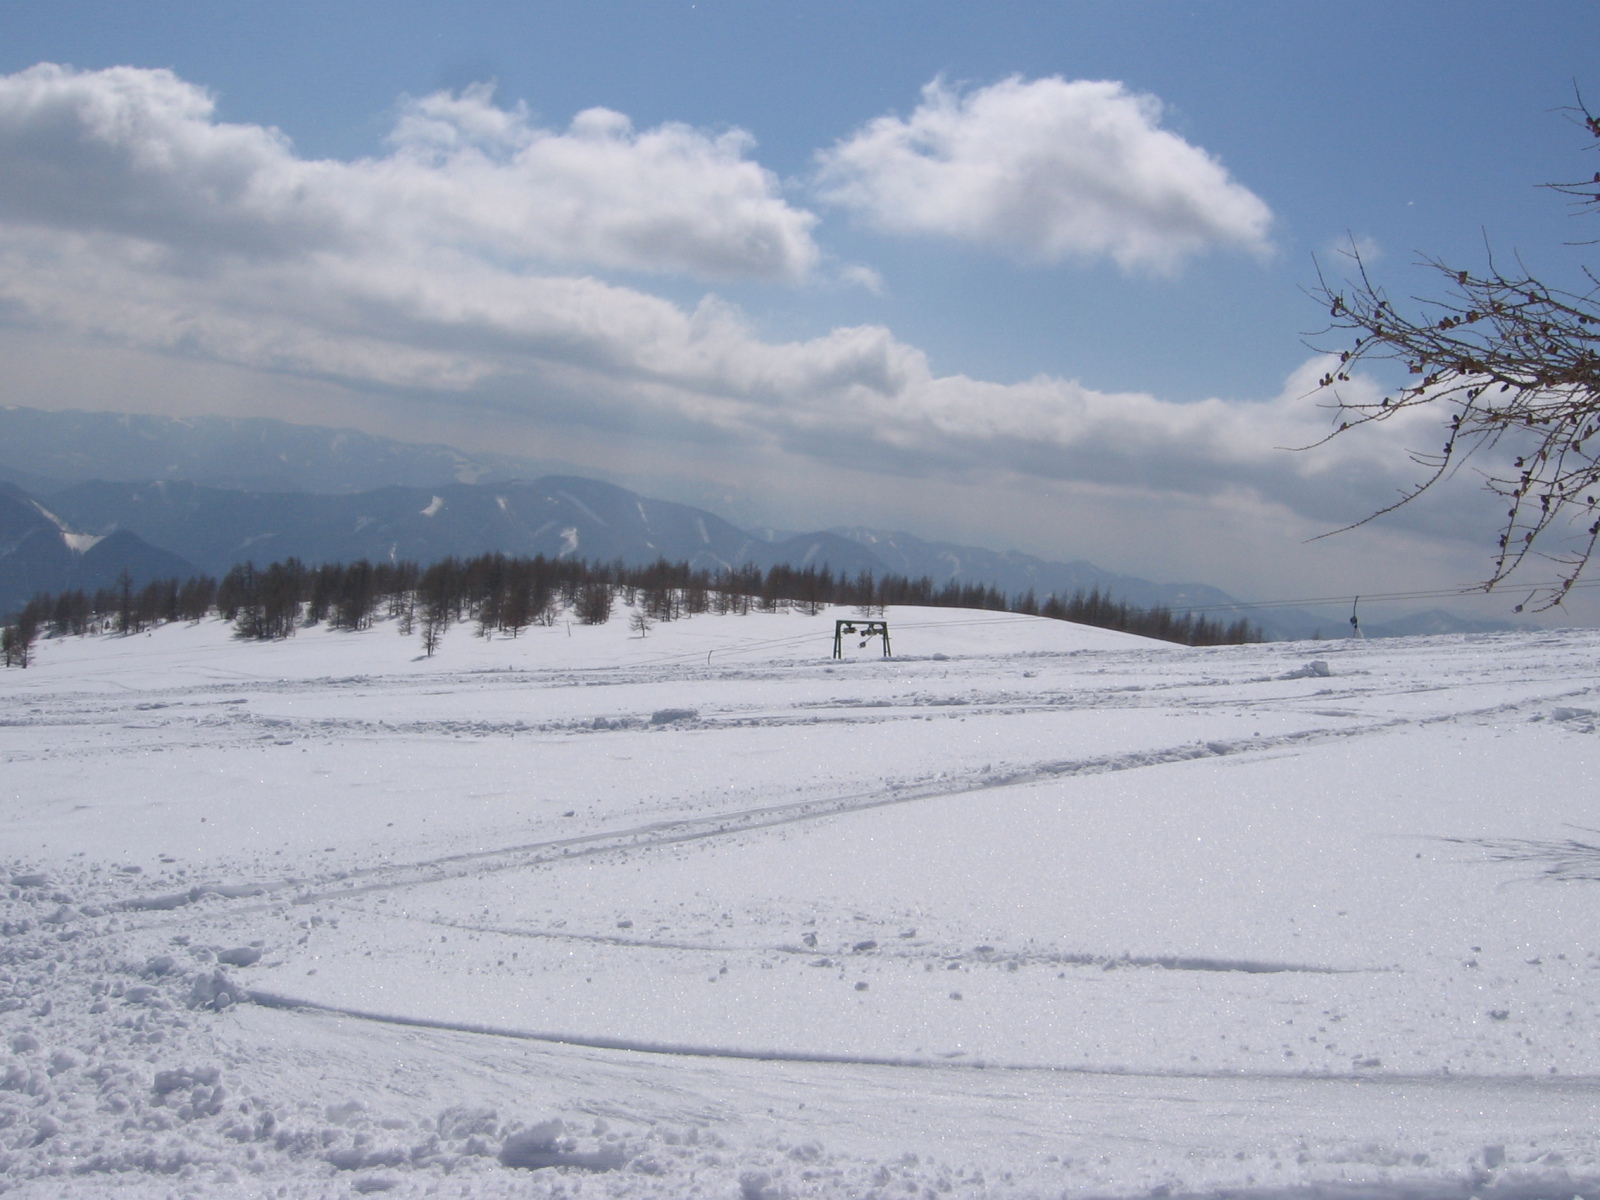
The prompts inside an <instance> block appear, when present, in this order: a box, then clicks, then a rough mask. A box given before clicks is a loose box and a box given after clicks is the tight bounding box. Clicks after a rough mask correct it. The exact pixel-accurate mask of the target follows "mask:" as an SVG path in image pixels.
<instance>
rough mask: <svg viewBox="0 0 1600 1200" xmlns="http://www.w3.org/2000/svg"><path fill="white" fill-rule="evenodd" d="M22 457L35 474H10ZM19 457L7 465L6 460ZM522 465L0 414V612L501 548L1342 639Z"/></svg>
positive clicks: (1009, 557)
mask: <svg viewBox="0 0 1600 1200" xmlns="http://www.w3.org/2000/svg"><path fill="white" fill-rule="evenodd" d="M19 458H21V459H25V461H26V462H27V463H28V464H29V468H28V469H26V470H24V469H22V468H19V467H17V466H16V465H14V464H15V461H16V460H17V459H19ZM8 459H9V460H11V461H10V462H8V461H7V460H8ZM536 465H537V464H536V463H535V462H534V461H533V460H527V459H513V458H510V457H506V456H492V455H491V456H482V455H468V454H465V453H463V452H461V451H458V450H455V449H453V448H451V447H449V446H442V445H414V444H411V443H405V442H397V441H393V440H390V439H386V438H379V437H374V436H372V435H369V434H364V433H360V432H358V431H355V430H338V429H324V428H319V427H315V426H302V425H291V424H288V423H286V422H281V421H274V420H270V419H265V418H255V419H248V420H244V419H232V418H221V417H203V418H195V419H186V420H178V419H175V418H167V417H156V416H127V415H123V414H115V413H84V412H66V413H52V412H45V411H42V410H37V409H24V408H0V480H9V481H10V483H9V485H8V484H5V483H0V613H4V612H8V611H12V610H14V609H15V608H16V607H18V606H19V605H21V604H22V603H25V602H26V600H27V599H28V598H29V597H30V596H32V595H33V594H34V593H35V592H38V591H60V590H63V589H65V588H71V587H83V588H86V589H92V588H96V587H105V586H110V585H111V583H112V582H113V581H115V580H116V578H117V577H118V576H119V575H120V574H121V573H122V572H123V571H127V572H128V573H129V574H130V575H131V576H132V577H133V578H134V579H135V581H136V582H139V583H142V582H144V581H146V580H148V579H154V578H169V577H174V576H177V577H184V576H188V575H191V574H195V573H200V572H203V573H207V574H211V575H215V576H221V575H222V574H224V573H225V572H226V571H227V570H228V568H229V567H231V566H233V565H234V564H235V563H238V562H244V561H254V562H256V563H257V564H264V563H267V562H271V561H273V560H275V559H283V558H288V557H291V556H293V557H296V558H299V559H300V560H301V561H303V562H306V563H310V564H315V563H318V562H326V561H351V560H354V559H359V558H367V559H372V560H379V559H410V560H413V561H417V562H423V563H426V562H431V561H434V560H437V559H439V558H443V557H445V556H447V555H456V556H460V557H465V556H471V555H476V554H482V553H489V552H494V551H499V552H502V553H505V554H508V555H530V556H531V555H534V554H544V555H546V556H548V557H568V556H576V557H581V558H585V559H589V560H592V561H614V560H619V559H620V560H621V561H623V562H626V563H632V564H642V563H648V562H653V561H655V560H656V559H658V558H665V559H668V560H671V561H674V562H677V561H687V562H689V563H691V564H693V565H694V566H697V567H703V568H706V569H709V570H717V569H721V568H727V567H735V566H741V565H744V564H753V565H755V566H759V567H761V568H763V569H765V568H767V567H770V566H772V565H774V564H778V563H787V564H791V565H795V566H807V565H815V566H819V567H820V566H824V565H826V566H827V567H829V568H830V569H831V570H832V571H833V572H834V573H835V574H847V575H855V574H858V573H860V572H862V571H868V572H871V573H873V574H875V575H884V574H891V573H892V574H898V575H906V576H909V577H912V578H917V577H922V576H927V577H929V578H931V579H932V580H933V581H934V583H935V584H936V585H943V584H945V583H948V582H951V581H959V582H963V583H983V584H986V585H991V586H994V587H997V588H999V589H1000V590H1001V591H1003V592H1005V593H1006V594H1008V595H1011V596H1016V595H1020V594H1022V593H1024V592H1027V591H1032V592H1033V593H1034V594H1035V595H1036V596H1038V597H1039V598H1041V599H1042V598H1043V597H1044V596H1046V595H1048V594H1050V593H1052V592H1053V593H1056V594H1058V595H1069V594H1071V593H1072V592H1075V591H1077V590H1079V589H1085V590H1087V589H1089V588H1096V587H1097V588H1099V589H1100V590H1101V591H1102V592H1104V593H1108V594H1110V595H1113V596H1115V597H1116V598H1118V599H1120V600H1126V601H1128V602H1130V603H1133V604H1138V605H1142V606H1146V607H1148V606H1153V605H1158V604H1160V605H1166V606H1168V607H1170V608H1173V609H1175V610H1180V611H1181V610H1186V609H1202V610H1204V611H1205V612H1206V613H1207V615H1209V616H1213V617H1216V618H1219V619H1224V620H1232V619H1234V618H1236V617H1238V616H1246V617H1248V618H1250V619H1251V620H1254V621H1256V622H1257V624H1259V625H1261V626H1262V627H1263V629H1264V631H1265V632H1266V633H1267V635H1268V636H1270V637H1275V638H1294V637H1311V636H1316V635H1319V634H1320V633H1322V632H1327V633H1329V634H1337V633H1340V632H1343V630H1342V629H1340V628H1338V626H1337V623H1336V622H1333V623H1330V622H1329V621H1328V620H1327V619H1326V618H1324V617H1319V616H1317V615H1315V614H1313V613H1308V612H1303V611H1299V610H1293V609H1289V610H1283V609H1278V610H1270V611H1268V612H1265V613H1261V614H1257V613H1256V612H1254V611H1250V610H1247V609H1245V608H1241V607H1235V606H1236V605H1238V604H1239V602H1238V601H1236V600H1235V599H1234V598H1233V597H1231V596H1229V595H1228V594H1227V593H1226V592H1223V591H1222V590H1220V589H1218V588H1215V587H1211V586H1208V585H1205V584H1158V583H1152V582H1151V581H1149V580H1145V579H1140V578H1137V577H1135V576H1128V575H1118V574H1115V573H1113V572H1109V571H1105V570H1103V569H1101V568H1099V567H1097V566H1095V565H1094V564H1092V563H1089V562H1085V561H1082V560H1079V561H1075V562H1067V563H1062V562H1051V561H1048V560H1045V559H1042V558H1037V557H1035V556H1033V555H1028V554H1022V553H1020V552H1017V551H992V550H986V549H981V548H978V547H972V546H961V545H956V544H953V543H946V542H929V541H926V540H923V539H921V538H917V537H914V536H913V535H911V534H908V533H902V532H889V531H884V530H877V529H871V528H867V527H861V526H856V527H845V528H838V529H831V530H821V531H816V532H810V533H790V534H782V533H774V532H772V531H766V532H762V533H758V532H753V531H750V530H746V529H741V528H739V527H738V526H736V525H734V524H732V523H731V522H729V521H726V520H724V519H723V518H721V517H719V516H717V515H716V514H715V513H712V512H709V511H707V510H705V509H700V508H695V507H693V506H690V505H686V504H678V503H674V502H671V501H665V500H654V499H650V498H647V497H645V496H641V495H639V494H638V493H636V492H633V491H629V490H628V489H626V488H622V487H618V486H616V485H614V484H610V483H604V482H601V481H599V480H594V479H585V478H580V477H577V476H570V475H543V476H540V477H537V478H529V477H528V476H527V474H526V473H522V472H521V470H520V469H521V468H527V467H534V466H536ZM1506 627H1507V626H1506V624H1505V623H1504V622H1472V621H1465V620H1463V619H1461V618H1459V617H1456V616H1454V615H1453V614H1450V613H1445V612H1441V611H1437V610H1435V611H1433V612H1429V613H1419V614H1414V615H1412V616H1411V617H1408V618H1404V619H1403V620H1402V621H1398V622H1390V623H1388V624H1387V625H1369V626H1367V627H1366V628H1367V632H1368V633H1369V635H1372V636H1383V635H1384V634H1386V633H1395V634H1398V633H1424V632H1430V633H1432V632H1452V631H1461V630H1465V629H1487V628H1506Z"/></svg>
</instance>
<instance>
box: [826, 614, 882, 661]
mask: <svg viewBox="0 0 1600 1200" xmlns="http://www.w3.org/2000/svg"><path fill="white" fill-rule="evenodd" d="M846 637H859V638H860V639H861V644H860V645H859V646H858V647H857V649H858V650H865V649H866V648H867V643H868V642H870V641H871V640H872V639H873V638H875V637H881V638H882V639H883V656H884V657H885V658H888V657H889V622H887V621H859V620H857V621H835V622H834V623H833V656H834V657H835V658H843V657H844V639H845V638H846Z"/></svg>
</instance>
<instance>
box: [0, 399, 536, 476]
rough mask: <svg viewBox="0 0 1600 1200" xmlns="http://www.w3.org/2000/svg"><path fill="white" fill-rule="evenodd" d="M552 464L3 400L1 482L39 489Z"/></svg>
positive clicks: (527, 471)
mask: <svg viewBox="0 0 1600 1200" xmlns="http://www.w3.org/2000/svg"><path fill="white" fill-rule="evenodd" d="M548 469H549V466H548V464H539V463H535V462H534V461H532V460H529V459H523V458H513V457H509V456H505V455H495V454H488V455H483V454H479V455H469V454H466V453H463V452H462V451H460V450H456V449H454V448H453V447H450V446H442V445H417V444H413V443H409V442H400V441H396V440H394V439H392V438H383V437H374V436H373V435H371V434H367V433H362V432H360V431H359V430H355V429H328V428H323V427H320V426H314V425H291V424H290V423H288V422H287V421H276V420H271V419H268V418H262V417H251V418H240V417H212V416H202V417H184V418H177V417H163V416H153V415H147V414H130V413H106V412H78V411H67V412H47V411H45V410H43V409H35V408H20V407H11V408H5V407H0V479H6V480H10V481H11V482H13V483H16V484H18V485H19V486H22V487H25V488H27V489H29V490H30V491H34V492H39V491H42V490H48V488H49V486H50V484H49V481H59V486H65V485H67V484H72V483H82V482H86V481H89V480H106V479H109V480H120V481H124V482H137V483H143V482H146V481H149V480H152V479H166V480H187V481H189V482H193V483H200V484H205V485H207V486H211V487H221V488H242V489H245V490H252V491H261V492H302V491H303V492H328V493H351V492H364V491H370V490H372V489H374V488H380V487H388V486H391V485H396V484H398V485H402V486H411V487H432V486H435V485H438V484H446V483H459V482H483V481H489V480H500V479H515V478H531V477H532V476H535V475H538V474H542V473H543V472H544V471H545V470H548Z"/></svg>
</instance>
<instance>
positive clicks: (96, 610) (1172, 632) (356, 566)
mask: <svg viewBox="0 0 1600 1200" xmlns="http://www.w3.org/2000/svg"><path fill="white" fill-rule="evenodd" d="M618 599H620V600H621V601H622V602H623V603H624V604H625V605H626V606H627V607H628V608H630V609H632V610H633V612H634V615H633V618H632V620H633V622H634V625H633V627H634V629H635V630H636V631H638V632H640V633H645V632H647V631H648V629H649V628H650V627H651V626H652V625H653V624H654V623H655V622H658V621H676V620H682V619H684V618H686V617H690V616H694V615H695V614H698V613H717V614H728V613H738V614H744V613H749V612H751V611H752V610H754V611H760V612H777V611H779V610H780V609H783V608H797V609H799V610H800V611H802V612H806V613H808V614H811V615H815V614H816V613H819V612H821V611H822V609H824V608H826V607H828V606H830V605H852V606H854V607H855V608H857V609H858V610H860V611H862V612H864V613H871V612H881V610H882V609H883V608H885V607H886V606H888V605H918V606H923V607H928V608H978V609H989V610H991V611H999V612H1013V613H1023V614H1028V615H1032V616H1041V617H1050V618H1053V619H1055V620H1061V621H1073V622H1077V623H1079V624H1083V625H1095V626H1099V627H1101V628H1104V629H1116V630H1121V631H1123V632H1127V633H1136V634H1142V635H1143V636H1146V637H1153V638H1159V639H1161V640H1163V641H1169V642H1179V643H1182V644H1184V645H1189V646H1213V645H1224V644H1234V643H1240V642H1258V641H1261V640H1262V635H1261V631H1260V630H1259V629H1258V628H1256V627H1255V626H1254V625H1252V624H1251V623H1250V622H1248V621H1245V620H1238V621H1233V622H1223V621H1217V620H1212V619H1209V618H1207V617H1203V616H1198V615H1196V614H1194V613H1186V612H1185V613H1177V612H1174V611H1172V610H1171V609H1170V608H1166V607H1163V606H1156V607H1153V608H1144V607H1141V606H1139V605H1135V604H1129V603H1127V602H1125V601H1120V600H1116V599H1113V598H1112V597H1111V596H1110V595H1108V594H1106V593H1103V592H1101V591H1100V590H1099V589H1098V588H1092V589H1089V590H1087V591H1084V590H1082V589H1080V590H1078V591H1077V592H1075V593H1074V594H1073V595H1071V596H1070V597H1065V598H1063V597H1061V596H1057V595H1055V594H1053V593H1052V594H1050V595H1048V596H1046V597H1045V598H1044V600H1043V601H1040V600H1039V599H1038V598H1037V597H1036V596H1035V595H1034V593H1033V592H1032V591H1028V592H1025V593H1023V594H1021V595H1018V596H1012V597H1008V596H1007V595H1006V594H1005V593H1004V592H1002V591H1001V590H1000V589H998V588H996V587H993V586H992V585H987V584H981V583H959V582H956V581H953V580H952V581H951V582H949V583H946V584H943V585H937V584H935V583H934V582H933V580H932V579H929V578H928V577H926V576H923V577H921V578H917V579H910V578H907V577H905V576H902V575H883V576H877V575H873V574H872V573H871V572H867V571H863V572H861V573H859V574H857V575H855V576H850V575H844V574H839V575H836V574H834V573H833V571H832V570H831V569H829V568H828V567H827V566H822V567H814V566H813V567H794V566H788V565H785V564H779V565H776V566H773V567H770V568H768V569H767V570H766V571H763V570H761V568H759V567H756V566H743V567H735V568H731V569H727V570H722V571H708V570H705V569H702V568H696V567H692V566H690V565H689V564H688V563H683V562H679V563H671V562H667V561H666V560H664V559H663V560H659V561H657V562H655V563H652V564H650V565H648V566H628V565H626V564H624V563H621V562H616V563H590V562H584V561H581V560H573V559H551V558H546V557H544V556H543V555H537V556H535V557H533V558H510V557H507V556H506V555H504V554H483V555H479V556H478V557H476V558H469V559H458V558H446V559H442V560H440V561H439V562H436V563H433V564H431V565H430V566H427V567H422V566H420V565H419V564H417V563H413V562H377V563H373V562H368V561H366V560H364V559H363V560H361V561H359V562H353V563H323V564H322V565H320V566H316V567H308V566H306V565H305V564H304V563H302V562H300V561H299V560H298V559H294V558H290V559H286V560H284V561H282V562H274V563H272V564H270V565H268V566H266V567H257V566H255V565H254V564H253V563H241V564H239V565H237V566H235V567H233V569H232V570H230V571H229V572H228V573H227V574H226V575H225V576H223V578H222V579H221V581H220V582H219V581H217V580H215V579H212V578H210V577H208V576H203V575H202V576H196V577H194V578H191V579H185V580H177V579H166V580H157V581H155V582H152V583H148V584H145V585H144V586H143V587H137V588H136V587H135V586H134V582H133V580H132V578H131V577H130V576H129V575H128V574H127V573H126V572H124V574H123V575H122V577H121V579H119V581H118V583H117V586H115V587H111V588H101V589H99V590H97V591H95V592H92V593H91V592H85V591H82V590H72V591H65V592H58V593H55V594H50V593H40V594H39V595H37V596H35V597H34V598H33V599H32V600H31V601H29V602H28V604H26V605H25V606H24V607H23V608H22V610H21V611H20V612H19V613H17V614H15V615H14V616H13V617H12V618H11V620H10V621H8V622H7V623H6V625H5V628H4V633H3V651H4V659H5V664H6V665H7V666H22V667H26V666H27V665H28V662H29V660H30V659H31V657H32V652H33V647H34V645H35V642H36V640H37V638H38V637H39V636H40V635H41V634H44V635H47V636H51V637H66V636H80V637H81V636H84V635H86V634H90V633H116V634H135V633H142V632H144V631H146V630H148V629H151V628H154V627H155V626H158V625H163V624H168V623H172V622H177V621H187V622H191V623H192V622H199V621H202V620H204V619H206V618H207V617H210V616H213V615H215V616H216V617H218V618H220V619H222V620H224V621H228V622H230V623H231V624H232V625H233V627H234V629H235V631H236V633H237V635H238V636H239V637H243V638H250V639H257V640H262V641H270V640H276V639H281V638H287V637H292V636H293V635H294V633H295V630H297V629H299V628H303V627H307V626H313V625H319V624H327V625H330V626H332V627H334V628H336V629H350V630H360V629H366V628H368V627H370V626H371V625H372V624H373V622H374V621H377V620H380V619H386V620H392V621H395V622H396V623H397V627H398V628H399V630H400V632H401V633H402V634H403V635H406V636H411V635H413V634H416V635H418V636H420V638H421V642H422V649H423V652H424V653H425V654H429V655H432V654H433V653H434V652H435V651H436V650H437V649H438V648H439V644H440V641H441V639H442V638H443V637H444V635H445V633H446V631H448V630H449V629H451V628H452V627H454V626H456V625H460V624H467V623H470V624H471V625H472V626H473V627H474V632H476V633H477V634H478V635H479V636H482V637H492V636H495V635H496V634H498V635H501V636H506V637H513V638H514V637H518V636H519V635H520V634H521V633H522V632H523V631H524V630H526V629H527V628H529V627H530V626H535V625H553V624H555V623H556V622H557V621H558V620H562V619H566V620H575V621H577V622H578V623H580V624H584V625H600V624H604V623H605V622H606V621H609V620H610V619H611V615H612V611H613V609H614V607H615V604H616V601H617V600H618Z"/></svg>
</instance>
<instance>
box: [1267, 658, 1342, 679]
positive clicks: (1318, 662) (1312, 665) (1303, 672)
mask: <svg viewBox="0 0 1600 1200" xmlns="http://www.w3.org/2000/svg"><path fill="white" fill-rule="evenodd" d="M1332 674H1333V672H1332V671H1330V670H1329V669H1328V664H1327V661H1326V660H1324V659H1320V658H1314V659H1312V660H1311V661H1310V662H1308V663H1306V664H1305V665H1304V666H1300V667H1296V668H1295V669H1294V670H1292V671H1289V672H1288V673H1286V674H1283V675H1280V676H1278V678H1279V679H1326V678H1327V677H1328V676H1330V675H1332Z"/></svg>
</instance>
